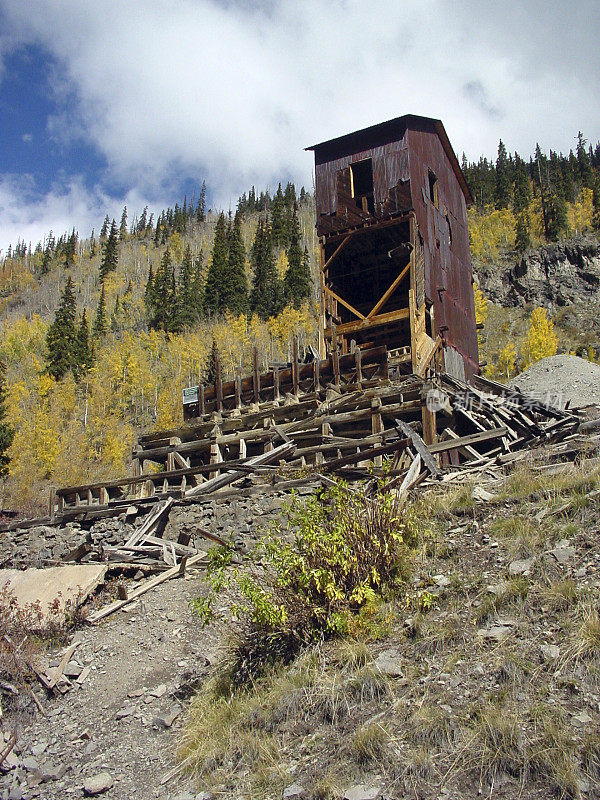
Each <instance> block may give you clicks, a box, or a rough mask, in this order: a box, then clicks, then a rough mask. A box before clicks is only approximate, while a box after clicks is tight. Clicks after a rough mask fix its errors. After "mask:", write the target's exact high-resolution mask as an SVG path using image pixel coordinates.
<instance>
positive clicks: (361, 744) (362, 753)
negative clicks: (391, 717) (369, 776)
mask: <svg viewBox="0 0 600 800" xmlns="http://www.w3.org/2000/svg"><path fill="white" fill-rule="evenodd" d="M388 740H389V733H388V731H387V729H386V728H384V726H383V725H381V724H379V723H372V724H370V725H365V726H364V727H362V728H359V729H358V730H357V731H356V733H355V734H354V735H353V737H352V741H351V743H350V754H351V756H352V758H353V759H354V760H355V761H356V762H357V763H358V764H361V765H370V764H372V763H376V764H377V763H381V762H382V761H383V760H384V759H385V757H386V755H387V743H388Z"/></svg>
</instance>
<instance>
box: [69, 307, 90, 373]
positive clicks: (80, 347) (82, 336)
mask: <svg viewBox="0 0 600 800" xmlns="http://www.w3.org/2000/svg"><path fill="white" fill-rule="evenodd" d="M91 366H92V348H91V343H90V329H89V326H88V321H87V315H86V313H85V310H84V312H83V314H82V315H81V320H80V322H79V326H78V328H77V333H76V336H75V354H74V358H73V374H74V375H75V378H76V380H79V379H80V378H81V376H82V375H84V374H85V373H86V372H87V370H88V369H89V368H90V367H91Z"/></svg>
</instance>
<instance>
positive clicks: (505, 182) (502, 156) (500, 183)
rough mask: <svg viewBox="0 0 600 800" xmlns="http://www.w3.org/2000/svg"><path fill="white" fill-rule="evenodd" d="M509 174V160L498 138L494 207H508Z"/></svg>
mask: <svg viewBox="0 0 600 800" xmlns="http://www.w3.org/2000/svg"><path fill="white" fill-rule="evenodd" d="M510 188H511V187H510V174H509V161H508V156H507V153H506V147H505V146H504V142H503V141H502V139H500V142H499V144H498V158H497V159H496V188H495V191H494V203H495V206H496V208H498V209H500V208H508V204H509V203H510V195H511V191H510Z"/></svg>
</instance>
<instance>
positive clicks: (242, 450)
mask: <svg viewBox="0 0 600 800" xmlns="http://www.w3.org/2000/svg"><path fill="white" fill-rule="evenodd" d="M245 458H246V440H245V439H240V461H242V460H243V459H245Z"/></svg>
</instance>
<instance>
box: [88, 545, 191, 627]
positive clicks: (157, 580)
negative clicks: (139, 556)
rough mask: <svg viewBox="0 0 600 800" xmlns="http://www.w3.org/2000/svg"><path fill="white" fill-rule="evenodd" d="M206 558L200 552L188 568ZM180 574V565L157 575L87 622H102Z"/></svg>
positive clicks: (188, 561)
mask: <svg viewBox="0 0 600 800" xmlns="http://www.w3.org/2000/svg"><path fill="white" fill-rule="evenodd" d="M205 558H206V553H205V552H198V553H196V554H195V555H193V556H190V558H188V559H187V561H186V566H187V567H191V566H193V565H194V564H198V563H200V562H201V561H202V560H203V559H205ZM179 574H181V567H180V565H178V566H175V567H171V568H170V569H167V570H165V572H162V573H161V574H160V575H155V576H154V577H153V578H150V579H149V580H148V581H146V582H145V583H143V584H142V585H141V586H138V587H137V588H136V589H134V590H133V591H132V592H131V593H130V594H129V597H128V598H127V599H126V600H115V601H114V603H110V604H109V605H107V606H104V608H100V609H99V610H98V611H94V612H93V613H92V614H90V615H89V617H88V618H87V622H89V623H90V624H91V625H94V624H95V623H97V622H100V620H101V619H104V618H105V617H108V616H109V614H112V613H113V612H114V611H118V610H119V609H120V608H123V607H124V606H126V605H128V604H129V603H131V602H132V601H133V600H136V599H137V598H138V597H141V596H142V595H143V594H145V593H146V592H148V591H150V589H154V587H155V586H159V585H160V584H161V583H164V582H165V581H168V580H170V579H171V578H174V577H175V576H176V575H179Z"/></svg>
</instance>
